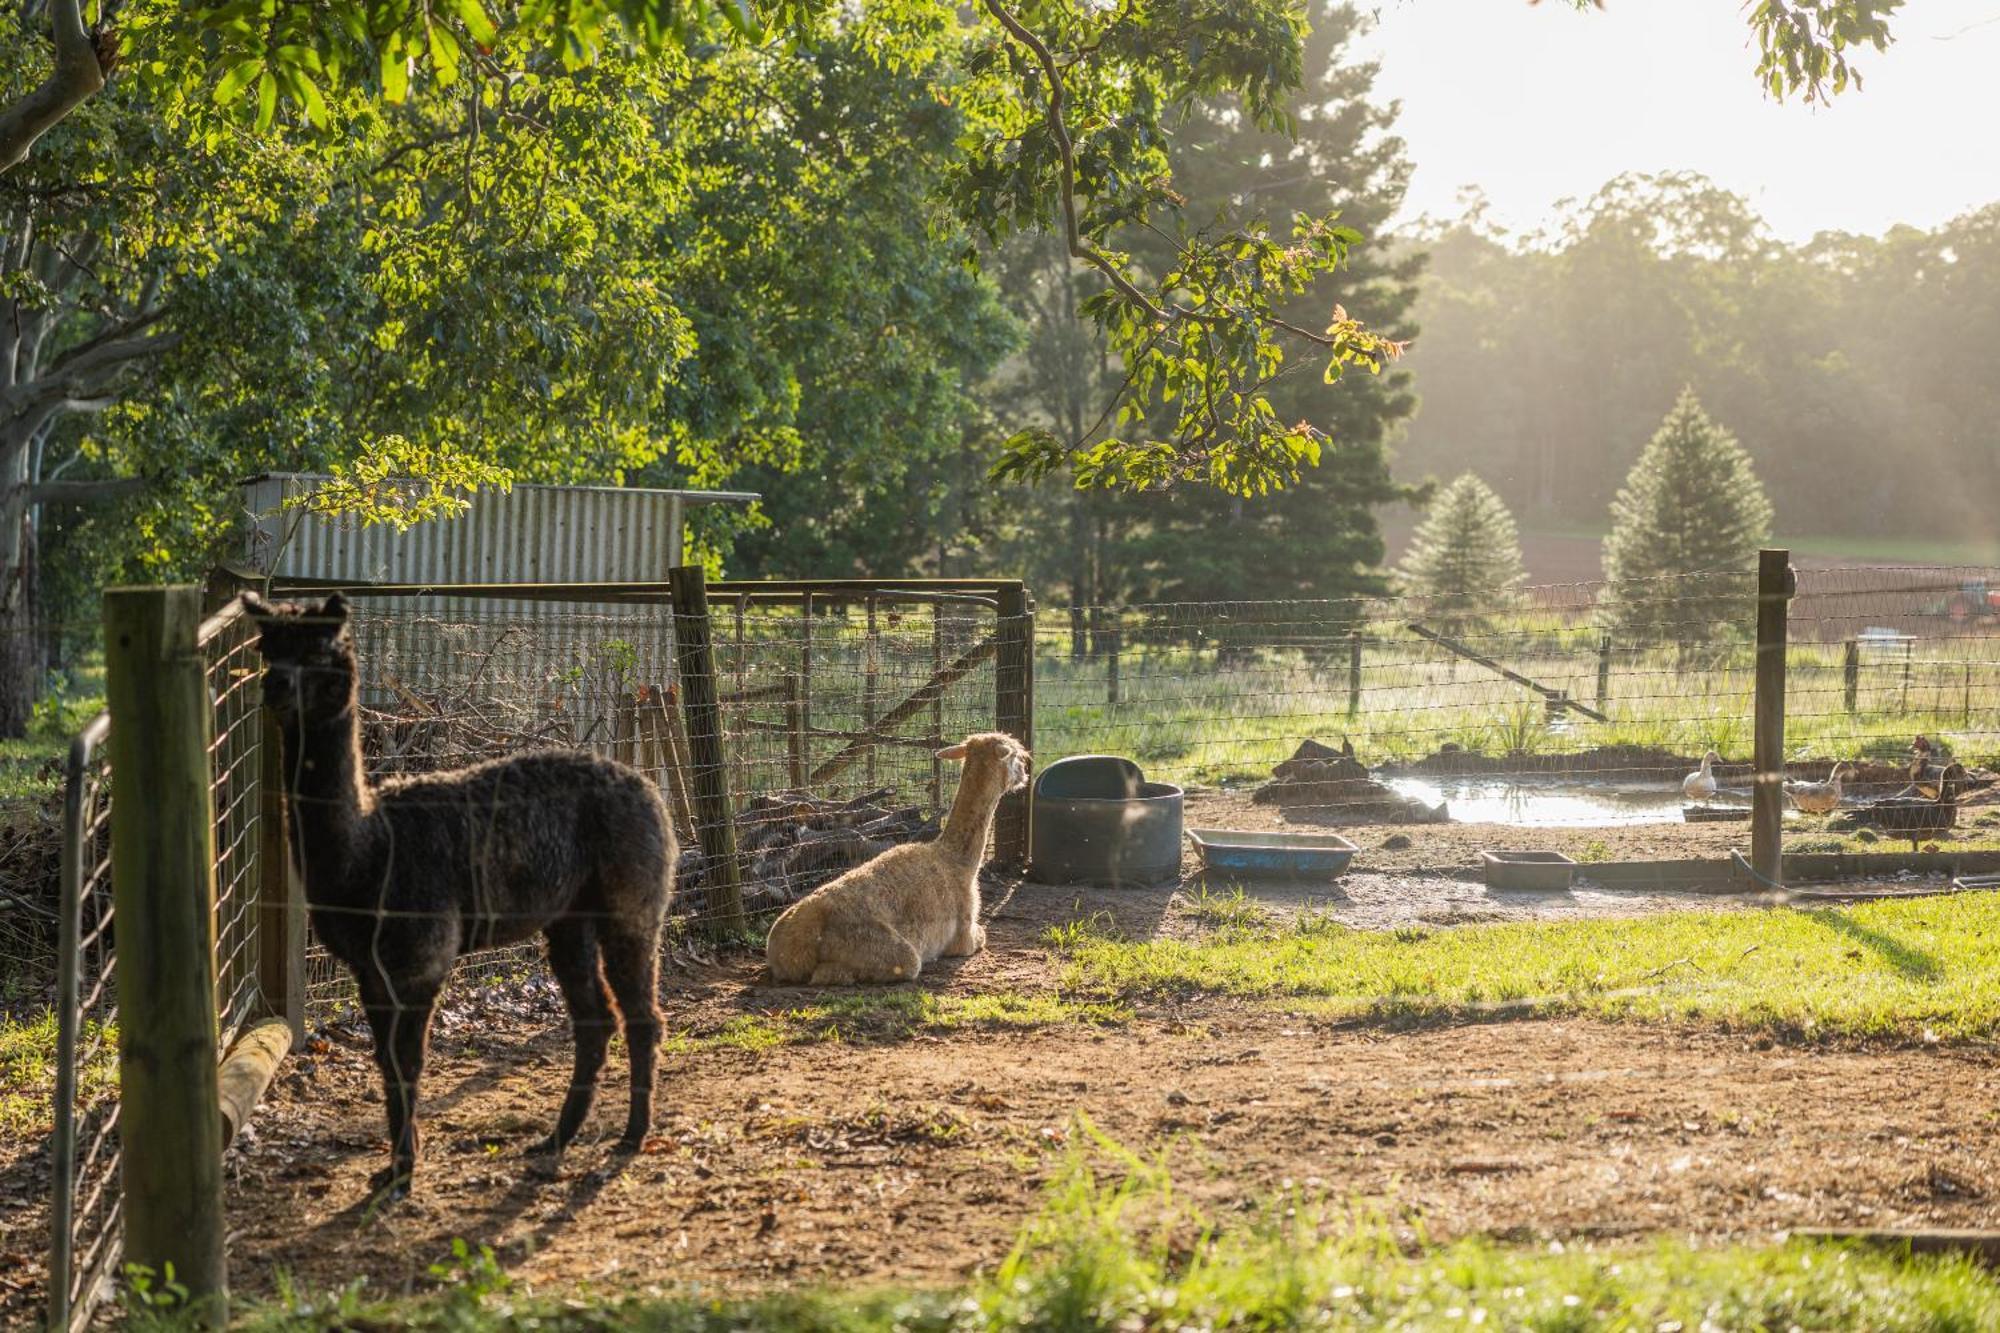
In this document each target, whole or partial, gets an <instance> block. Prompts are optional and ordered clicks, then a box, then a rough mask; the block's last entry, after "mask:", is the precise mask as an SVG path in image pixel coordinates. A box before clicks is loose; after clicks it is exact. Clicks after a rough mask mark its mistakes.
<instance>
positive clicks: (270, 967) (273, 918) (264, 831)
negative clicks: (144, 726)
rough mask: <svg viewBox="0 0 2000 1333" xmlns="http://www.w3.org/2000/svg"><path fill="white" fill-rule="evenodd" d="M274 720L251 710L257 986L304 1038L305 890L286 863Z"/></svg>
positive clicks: (281, 768) (288, 853)
mask: <svg viewBox="0 0 2000 1333" xmlns="http://www.w3.org/2000/svg"><path fill="white" fill-rule="evenodd" d="M288 821H289V813H288V811H287V810H286V808H285V759H284V751H283V749H282V747H281V746H280V745H279V743H278V724H277V723H276V722H275V721H274V720H272V717H271V714H270V711H269V710H268V709H259V710H258V711H257V986H258V989H259V990H261V991H262V992H263V995H264V1004H265V1006H266V1007H267V1008H268V1010H269V1012H270V1014H271V1016H272V1017H274V1018H282V1019H284V1020H285V1025H286V1026H287V1027H289V1028H291V1030H292V1044H293V1045H294V1046H295V1047H299V1048H303V1047H304V1045H305V1039H306V891H305V884H304V883H303V882H302V881H301V880H300V878H299V873H298V868H297V867H296V866H294V865H293V864H292V844H291V825H290V823H289V822H288Z"/></svg>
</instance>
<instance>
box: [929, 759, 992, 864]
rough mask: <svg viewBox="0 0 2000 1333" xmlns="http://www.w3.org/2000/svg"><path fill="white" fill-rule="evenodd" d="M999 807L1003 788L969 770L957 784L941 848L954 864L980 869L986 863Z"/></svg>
mask: <svg viewBox="0 0 2000 1333" xmlns="http://www.w3.org/2000/svg"><path fill="white" fill-rule="evenodd" d="M999 804H1000V784H999V783H997V782H995V781H992V780H991V778H990V776H989V775H988V774H985V773H974V772H971V771H970V770H968V771H967V772H966V774H965V775H964V776H963V777H961V778H960V779H959V780H958V795H957V796H955V797H953V798H952V802H951V814H949V815H948V816H946V817H945V821H944V832H943V833H941V834H939V835H938V846H939V847H940V848H941V849H942V850H943V851H944V852H945V854H946V855H948V856H950V857H951V858H952V859H953V860H955V861H959V862H965V863H970V864H971V865H973V866H975V867H976V866H977V865H979V863H980V862H981V861H984V860H985V859H986V838H987V835H988V834H989V833H991V832H992V831H993V811H994V808H995V807H997V806H998V805H999Z"/></svg>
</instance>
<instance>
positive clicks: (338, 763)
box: [284, 706, 374, 903]
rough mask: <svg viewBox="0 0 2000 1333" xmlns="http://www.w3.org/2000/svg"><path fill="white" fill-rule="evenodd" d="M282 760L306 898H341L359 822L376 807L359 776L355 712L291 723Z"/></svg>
mask: <svg viewBox="0 0 2000 1333" xmlns="http://www.w3.org/2000/svg"><path fill="white" fill-rule="evenodd" d="M284 762H285V794H286V795H287V796H288V797H289V798H290V803H291V824H292V830H291V831H292V855H293V856H294V857H296V858H297V860H298V864H299V868H300V870H301V871H302V872H303V874H304V877H305V886H306V898H307V900H308V901H309V902H314V903H321V902H329V901H332V900H334V899H336V898H338V897H339V896H340V893H341V886H342V885H343V884H344V883H345V882H346V879H347V868H348V862H349V859H350V857H351V856H352V854H353V852H354V849H355V842H356V837H357V834H358V832H359V828H360V824H361V821H362V820H363V819H365V818H367V816H368V813H369V811H370V810H371V809H372V808H373V806H374V798H373V796H372V795H371V793H370V792H369V790H368V786H367V783H366V782H365V781H364V780H363V778H362V775H361V734H360V730H359V728H358V727H357V725H356V717H355V710H354V709H353V708H352V707H351V706H350V707H349V708H348V709H346V710H345V711H344V712H343V713H341V714H340V715H339V716H338V717H332V718H301V719H299V720H298V721H297V722H295V723H294V724H293V725H292V726H290V727H287V728H286V729H285V739H284Z"/></svg>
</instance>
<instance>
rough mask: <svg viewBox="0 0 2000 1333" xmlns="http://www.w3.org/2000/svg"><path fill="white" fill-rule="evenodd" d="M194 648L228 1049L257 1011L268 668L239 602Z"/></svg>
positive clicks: (219, 989) (218, 1002)
mask: <svg viewBox="0 0 2000 1333" xmlns="http://www.w3.org/2000/svg"><path fill="white" fill-rule="evenodd" d="M196 647H197V649H198V650H199V651H200V653H201V655H202V660H203V662H204V664H205V668H206V673H207V684H208V695H209V699H210V701H211V706H212V708H213V710H214V721H213V723H212V728H211V740H210V741H209V772H210V774H211V777H210V782H209V808H210V809H211V810H212V811H213V818H214V821H215V932H214V938H215V1011H216V1015H217V1018H218V1023H219V1029H220V1032H221V1040H222V1045H223V1048H224V1049H225V1050H226V1049H228V1046H229V1043H230V1042H231V1041H232V1040H234V1039H235V1036H236V1034H237V1033H238V1032H239V1031H241V1030H242V1027H243V1025H244V1023H245V1022H247V1021H248V1020H249V1019H250V1018H251V1017H253V1016H254V1015H255V1013H256V1012H257V1009H258V1006H259V1004H260V1003H261V1001H262V995H261V993H260V991H259V987H258V981H259V960H260V955H259V949H260V934H259V931H258V929H257V895H258V891H259V887H260V885H261V884H262V883H263V874H264V870H265V867H264V866H263V863H262V857H263V855H264V849H265V847H266V845H267V844H266V842H265V840H264V838H263V836H262V835H263V832H264V830H263V827H262V821H263V820H264V819H265V818H266V817H268V816H269V815H270V814H272V813H274V811H273V808H272V807H270V806H268V805H267V804H266V803H265V801H264V800H263V796H264V793H263V789H262V784H261V781H260V778H261V775H262V772H263V760H264V755H263V747H264V746H265V745H266V744H269V743H275V742H274V741H273V740H271V739H270V738H267V736H266V734H265V728H264V725H263V716H262V710H263V663H262V661H261V659H260V657H259V655H258V652H257V628H256V625H255V623H254V622H253V621H252V620H251V618H250V617H249V616H248V615H246V614H245V613H244V610H243V604H242V602H241V601H235V600H233V601H231V602H230V603H229V604H228V605H226V606H225V607H223V608H222V610H220V611H218V612H217V613H216V614H215V615H213V616H211V617H209V619H208V620H206V621H205V622H203V624H202V626H201V629H200V630H199V631H198V632H197V635H196Z"/></svg>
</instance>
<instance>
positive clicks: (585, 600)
mask: <svg viewBox="0 0 2000 1333" xmlns="http://www.w3.org/2000/svg"><path fill="white" fill-rule="evenodd" d="M731 586H732V585H721V587H720V589H719V590H718V595H717V596H716V598H715V599H714V601H713V602H711V603H710V607H709V614H708V617H707V622H706V625H707V631H708V634H707V638H708V641H709V643H710V645H711V659H710V669H711V670H712V673H713V684H714V687H715V691H716V695H717V703H718V709H717V713H718V719H719V720H718V724H717V727H718V733H719V735H718V739H719V742H720V746H721V754H722V769H723V774H724V778H725V781H726V787H725V790H726V792H727V793H728V803H727V805H726V807H724V808H722V809H713V808H711V809H703V808H701V806H700V804H699V802H698V801H697V800H696V798H695V788H696V786H697V785H698V784H697V778H698V772H697V770H698V765H697V762H696V759H695V756H694V755H693V753H692V743H693V742H692V738H691V737H690V735H689V734H688V718H687V712H686V710H685V709H684V708H683V707H682V705H681V690H682V685H683V680H682V673H683V664H682V663H681V662H679V661H678V660H677V656H676V653H677V635H676V630H675V617H674V614H673V612H672V610H671V608H670V606H669V604H668V601H667V598H666V596H665V594H664V591H660V592H657V593H654V594H652V595H650V596H647V597H643V598H640V599H639V600H637V601H634V600H632V599H630V598H627V599H625V600H618V601H610V600H599V601H594V600H592V596H593V594H592V592H591V590H590V589H589V588H578V589H576V590H575V596H574V600H562V601H547V600H545V601H543V602H541V603H539V604H537V605H535V606H533V607H531V608H529V610H528V612H527V613H525V614H524V613H523V611H522V608H521V606H520V605H519V604H517V603H512V602H508V603H501V602H498V601H494V602H490V603H486V604H482V603H481V602H480V600H478V599H474V598H468V597H466V596H464V595H462V594H463V590H460V594H459V595H450V594H426V593H422V592H418V591H414V590H396V591H393V592H375V591H370V590H366V589H358V590H352V592H351V596H352V597H353V599H354V602H355V606H356V610H355V612H354V614H353V616H352V618H351V621H350V625H351V632H352V635H353V639H354V644H355V649H356V655H357V659H358V662H359V668H360V680H359V701H360V733H361V753H362V758H363V765H364V770H365V775H366V776H367V777H368V778H369V779H370V780H371V781H375V782H382V781H390V782H393V781H394V780H396V779H398V778H401V777H406V776H409V775H414V774H425V773H436V772H440V771H446V770H452V769H457V768H460V767H463V766H465V765H468V764H475V763H480V762H484V761H487V760H491V759H498V758H502V757H504V756H507V755H511V754H517V753H522V752H525V751H529V750H534V749H539V748H546V747H562V748H575V749H583V750H588V751H592V752H595V753H598V754H601V755H604V756H606V757H609V758H614V759H618V760H620V761H622V762H624V763H626V764H629V765H631V766H633V767H635V768H637V769H639V770H640V771H641V772H642V773H644V774H646V775H647V776H649V777H651V778H652V779H653V780H654V782H655V783H656V784H657V785H658V787H659V789H660V791H661V793H662V795H663V797H665V798H666V800H667V804H668V807H669V810H670V813H671V814H672V815H673V817H674V822H675V824H676V827H677V832H678V835H679V839H680V843H681V853H680V858H679V864H678V874H677V884H676V897H675V903H674V921H675V923H676V927H677V931H678V932H679V933H680V934H681V936H682V937H683V938H693V937H696V936H698V935H700V934H701V933H703V932H704V931H705V930H707V929H708V928H710V927H713V926H715V925H717V923H718V922H720V921H721V920H722V919H723V918H724V917H726V916H727V915H729V913H730V912H731V911H732V910H733V909H732V907H731V905H730V904H729V903H727V902H725V901H724V899H723V898H722V896H721V894H720V892H719V890H720V884H719V877H718V875H717V873H716V868H715V866H714V860H715V858H714V855H713V848H714V847H715V846H716V845H717V840H716V838H715V836H714V835H715V831H716V829H715V826H716V824H717V823H718V822H726V823H728V824H729V825H730V832H731V834H732V835H733V840H734V844H735V853H736V855H735V861H734V863H735V865H736V868H737V871H738V876H737V879H738V888H737V894H738V897H739V898H740V901H741V904H742V906H743V908H744V909H746V910H748V911H749V912H751V913H753V914H754V913H767V912H770V911H774V910H777V909H779V908H782V907H783V906H785V905H787V904H788V903H790V902H792V901H794V900H796V899H797V898H798V897H800V896H803V894H804V893H806V892H808V891H810V890H811V889H812V888H814V887H817V886H818V885H819V884H822V883H825V882H826V881H827V880H829V879H831V878H833V877H834V876H836V875H838V874H839V873H841V872H842V871H844V870H846V869H848V868H851V867H852V866H854V865H858V864H860V863H861V862H863V861H865V860H868V859H869V858H870V857H872V856H874V855H876V854H877V853H879V852H881V851H882V850H884V849H886V848H887V847H889V846H893V845H895V844H896V843H899V842H907V841H913V840H920V839H925V838H928V837H931V836H934V834H935V833H936V831H937V828H938V822H939V819H940V817H941V815H942V813H943V811H944V808H945V806H946V804H947V803H948V801H949V800H950V797H951V794H952V791H953V789H954V787H955V784H956V777H955V772H953V771H949V770H948V766H947V765H946V764H945V763H943V762H942V761H940V760H939V759H938V758H937V755H936V751H937V750H938V749H939V748H940V747H941V746H943V745H946V744H949V743H950V742H952V741H954V740H956V739H959V738H961V737H963V736H964V735H966V734H968V733H970V732H975V731H990V730H993V729H994V728H995V726H996V725H997V718H998V711H999V707H1000V704H999V702H998V701H999V700H1000V699H1001V698H1002V697H1003V696H1004V694H1005V691H1004V690H1002V688H1001V680H1002V672H1001V668H1000V667H999V665H998V657H999V654H998V650H997V647H996V643H997V640H998V638H999V634H998V626H999V617H998V615H997V611H996V605H995V600H994V598H993V597H991V596H981V595H978V594H976V593H953V592H925V591H922V590H918V589H901V590H895V589H892V590H886V591H882V590H854V591H843V590H840V589H834V590H832V591H817V592H815V591H811V590H802V591H797V592H793V591H789V590H773V588H772V587H771V586H770V585H759V586H758V587H757V588H756V589H754V590H751V589H748V588H742V589H741V590H739V591H734V592H732V591H730V590H729V589H730V588H731ZM738 586H740V585H738ZM542 595H543V596H544V597H545V598H553V597H557V596H560V595H561V594H560V591H559V590H549V589H544V590H543V591H542ZM1024 675H1025V668H1024V667H1017V668H1016V670H1015V672H1014V679H1016V680H1017V681H1018V680H1019V679H1020V678H1021V677H1022V676H1024ZM540 957H541V952H540V947H539V945H534V944H529V945H522V946H518V947H515V948H511V949H505V950H493V951H488V952H484V953H480V954H476V955H472V956H469V957H467V958H466V959H464V960H462V962H461V963H460V964H459V969H458V971H457V973H456V974H455V975H456V977H457V979H458V980H459V981H460V982H468V981H470V982H485V981H497V980H511V979H515V978H518V977H520V976H522V975H524V974H525V973H527V972H528V971H529V970H531V969H533V968H535V967H536V966H537V964H538V963H539V960H540ZM307 996H308V1002H309V1004H310V1006H311V1008H312V1011H313V1013H314V1015H315V1016H316V1017H320V1018H323V1017H326V1016H328V1015H329V1014H331V1013H334V1012H336V1011H338V1010H339V1009H340V1008H341V1007H342V1006H343V1005H345V1004H347V1003H349V1002H351V1001H352V999H353V989H352V983H351V981H350V979H349V978H348V977H347V976H346V974H345V972H344V970H343V969H342V968H340V967H339V966H338V965H337V964H336V963H335V962H334V960H333V959H331V958H330V957H329V956H327V955H326V954H325V952H324V951H323V950H322V949H320V948H319V947H318V946H317V945H316V944H315V945H314V946H313V947H312V949H311V951H310V953H309V957H308V964H307Z"/></svg>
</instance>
